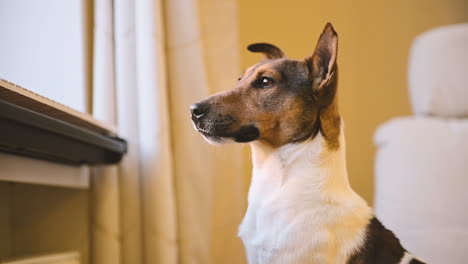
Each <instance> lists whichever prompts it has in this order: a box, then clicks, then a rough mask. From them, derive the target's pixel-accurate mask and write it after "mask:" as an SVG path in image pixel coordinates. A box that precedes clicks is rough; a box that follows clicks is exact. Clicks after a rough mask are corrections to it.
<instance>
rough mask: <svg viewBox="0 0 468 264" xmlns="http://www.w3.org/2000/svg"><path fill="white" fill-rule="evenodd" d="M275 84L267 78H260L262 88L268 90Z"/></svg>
mask: <svg viewBox="0 0 468 264" xmlns="http://www.w3.org/2000/svg"><path fill="white" fill-rule="evenodd" d="M274 84H275V81H274V80H273V79H272V78H269V77H262V78H260V87H262V88H269V87H272V86H273V85H274Z"/></svg>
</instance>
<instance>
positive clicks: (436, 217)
mask: <svg viewBox="0 0 468 264" xmlns="http://www.w3.org/2000/svg"><path fill="white" fill-rule="evenodd" d="M409 90H410V95H411V103H412V105H413V110H414V113H415V116H412V117H402V118H395V119H393V120H391V121H389V122H387V123H385V124H383V125H382V126H381V127H379V128H378V130H377V132H376V134H375V143H376V145H377V146H378V151H377V157H376V167H375V175H376V196H375V207H376V214H377V216H378V217H379V218H380V219H381V220H382V222H383V223H384V224H385V225H386V226H387V227H388V228H389V229H392V230H393V231H394V232H395V233H396V234H397V236H398V237H399V238H400V240H401V241H402V243H403V246H404V247H405V248H406V249H407V250H409V251H411V252H412V253H414V254H416V255H418V256H420V257H421V258H422V259H424V260H426V261H427V262H428V263H432V264H437V263H441V264H443V263H451V264H457V263H460V264H461V263H466V262H467V259H468V24H460V25H452V26H445V27H441V28H437V29H434V30H431V31H429V32H426V33H424V34H422V35H420V36H419V37H417V38H416V40H415V41H414V44H413V47H412V49H411V54H410V63H409Z"/></svg>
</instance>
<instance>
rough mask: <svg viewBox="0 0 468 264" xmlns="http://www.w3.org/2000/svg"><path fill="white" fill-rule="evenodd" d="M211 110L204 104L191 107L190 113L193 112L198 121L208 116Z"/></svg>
mask: <svg viewBox="0 0 468 264" xmlns="http://www.w3.org/2000/svg"><path fill="white" fill-rule="evenodd" d="M209 109H210V107H209V105H208V104H206V103H205V104H203V103H196V104H193V105H191V106H190V111H191V112H192V115H193V116H195V117H196V118H197V119H199V118H201V117H202V116H204V115H206V113H208V110H209Z"/></svg>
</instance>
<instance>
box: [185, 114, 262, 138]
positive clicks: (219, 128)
mask: <svg viewBox="0 0 468 264" xmlns="http://www.w3.org/2000/svg"><path fill="white" fill-rule="evenodd" d="M192 124H193V126H194V128H195V129H196V130H197V131H198V132H200V134H202V135H203V137H204V138H205V139H206V140H207V141H208V142H209V143H212V144H222V143H226V142H227V141H229V140H230V139H231V140H234V141H235V142H239V143H246V142H251V141H254V140H256V139H258V137H259V136H260V131H259V129H258V128H257V127H256V126H255V125H254V124H249V125H244V126H241V127H240V128H238V129H232V127H233V126H235V120H234V119H233V118H231V117H224V118H221V119H218V120H202V121H200V120H198V119H196V118H194V117H192Z"/></svg>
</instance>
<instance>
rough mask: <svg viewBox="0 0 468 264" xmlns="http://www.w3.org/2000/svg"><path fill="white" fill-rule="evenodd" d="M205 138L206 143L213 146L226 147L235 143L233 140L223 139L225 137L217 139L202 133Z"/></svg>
mask: <svg viewBox="0 0 468 264" xmlns="http://www.w3.org/2000/svg"><path fill="white" fill-rule="evenodd" d="M201 134H202V136H203V138H204V139H205V140H206V142H208V143H210V144H211V145H218V146H219V145H224V144H228V143H233V142H234V141H233V140H232V139H231V138H223V137H215V136H208V135H205V134H203V133H201Z"/></svg>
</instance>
